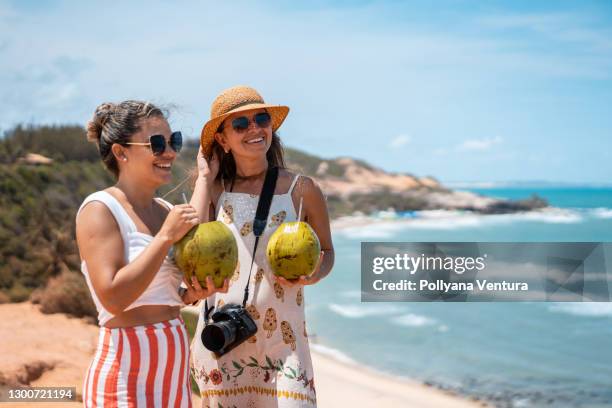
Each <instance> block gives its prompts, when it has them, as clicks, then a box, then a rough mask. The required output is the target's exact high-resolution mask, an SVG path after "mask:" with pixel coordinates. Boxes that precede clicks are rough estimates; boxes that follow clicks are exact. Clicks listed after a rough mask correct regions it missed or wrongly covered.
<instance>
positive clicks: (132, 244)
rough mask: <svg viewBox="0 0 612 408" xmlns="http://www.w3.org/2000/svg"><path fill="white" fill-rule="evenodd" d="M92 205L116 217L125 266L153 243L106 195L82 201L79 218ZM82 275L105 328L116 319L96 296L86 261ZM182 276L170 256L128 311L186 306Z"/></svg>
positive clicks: (116, 201) (82, 265)
mask: <svg viewBox="0 0 612 408" xmlns="http://www.w3.org/2000/svg"><path fill="white" fill-rule="evenodd" d="M158 200H159V201H161V202H162V203H164V204H165V205H166V206H167V207H168V208H170V209H171V208H172V204H170V203H169V202H167V201H165V200H163V199H161V198H158ZM92 201H100V202H102V203H104V204H105V205H106V206H107V207H108V209H109V210H110V212H111V213H112V214H113V217H115V220H116V221H117V224H118V225H119V231H120V233H121V238H122V239H123V245H124V254H125V261H126V264H127V263H130V262H132V261H133V260H134V259H136V257H138V255H140V253H141V252H142V251H143V250H144V249H145V248H146V247H147V246H148V245H149V244H150V243H151V240H152V239H153V236H151V235H149V234H145V233H143V232H139V231H138V230H137V229H136V224H135V223H134V221H133V220H132V219H131V218H130V216H129V215H128V213H127V212H126V211H125V209H124V208H123V206H122V205H121V204H120V203H119V201H118V200H117V199H116V198H115V197H113V196H112V195H111V194H109V193H107V192H106V191H97V192H95V193H93V194H90V195H89V196H88V197H87V198H85V201H83V204H81V207H79V211H78V212H77V216H78V215H79V213H80V212H81V210H82V209H83V207H85V205H87V204H88V203H90V202H92ZM81 272H82V273H83V275H85V280H86V281H87V286H88V287H89V291H90V292H91V297H92V298H93V300H94V303H95V304H96V308H97V310H98V322H99V324H100V326H104V325H105V324H106V322H108V321H109V320H110V319H111V318H113V316H114V315H113V314H111V313H110V312H109V311H108V310H106V309H105V308H104V306H102V303H101V302H100V299H98V296H96V292H95V291H94V289H93V286H92V284H91V279H90V278H89V273H88V271H87V265H86V263H85V261H84V260H83V261H82V262H81ZM182 276H183V275H182V273H181V271H180V270H179V269H178V268H177V267H176V265H175V263H174V261H173V260H172V259H171V258H170V256H168V255H167V256H166V258H165V259H164V261H163V263H162V265H161V267H160V268H159V271H158V272H157V274H156V275H155V277H154V278H153V280H152V281H151V283H150V284H149V286H148V287H147V289H145V291H144V292H143V293H142V294H141V295H140V296H139V297H138V298H137V299H136V300H135V301H134V302H133V303H132V304H131V305H129V306H128V307H127V308H126V309H125V310H130V309H134V308H135V307H138V306H144V305H167V306H184V304H183V302H182V300H181V297H180V296H179V293H178V289H179V286H180V285H181V282H182Z"/></svg>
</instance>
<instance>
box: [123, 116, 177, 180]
mask: <svg viewBox="0 0 612 408" xmlns="http://www.w3.org/2000/svg"><path fill="white" fill-rule="evenodd" d="M171 133H172V131H171V130H170V125H168V122H167V121H166V119H164V118H162V117H158V116H153V117H150V118H147V119H144V120H142V121H141V122H140V131H138V132H137V133H134V134H133V135H132V137H131V140H130V142H135V143H149V137H150V136H152V135H163V136H164V138H165V139H166V150H165V151H164V153H162V154H160V155H158V156H155V155H153V152H152V151H151V148H150V147H149V146H140V145H128V146H121V145H118V144H115V145H113V153H114V154H115V157H116V158H117V162H118V163H119V175H120V177H134V178H138V179H140V180H142V183H145V184H148V185H151V186H154V187H159V186H161V185H164V184H168V183H169V182H170V181H171V180H172V164H173V163H174V160H175V159H176V152H175V151H174V150H173V149H172V148H171V147H170V145H169V144H170V135H171Z"/></svg>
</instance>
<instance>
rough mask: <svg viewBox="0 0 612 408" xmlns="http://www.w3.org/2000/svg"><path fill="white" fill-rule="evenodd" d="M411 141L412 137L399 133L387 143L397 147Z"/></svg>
mask: <svg viewBox="0 0 612 408" xmlns="http://www.w3.org/2000/svg"><path fill="white" fill-rule="evenodd" d="M410 142H412V137H410V136H408V135H399V136H397V137H396V138H394V139H393V140H391V142H390V143H389V147H391V148H398V147H402V146H406V145H407V144H408V143H410Z"/></svg>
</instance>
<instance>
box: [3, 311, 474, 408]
mask: <svg viewBox="0 0 612 408" xmlns="http://www.w3.org/2000/svg"><path fill="white" fill-rule="evenodd" d="M0 322H2V323H0V339H2V341H1V342H0V356H1V358H2V365H1V366H0V384H7V383H8V384H11V383H13V384H14V383H22V384H29V385H30V386H74V387H76V389H77V394H78V399H79V400H80V398H81V387H82V384H83V379H84V374H85V370H86V369H87V366H88V365H89V362H90V361H91V358H92V357H93V353H94V351H95V348H96V342H97V337H98V336H97V335H98V328H97V327H96V326H94V325H91V324H88V323H87V322H85V321H84V320H83V319H76V318H72V317H69V316H66V315H63V314H52V315H45V314H42V313H41V312H39V311H38V308H37V306H36V305H33V304H31V303H28V302H24V303H11V304H3V305H0ZM313 364H314V369H315V378H316V379H317V398H318V406H319V407H323V408H325V407H334V406H347V407H377V406H386V407H417V408H418V407H423V408H426V407H432V408H433V407H458V408H463V407H466V408H467V407H477V406H483V405H482V403H480V402H476V401H471V400H468V399H465V398H463V397H460V396H456V395H451V394H448V393H446V392H444V391H441V390H438V389H435V388H432V387H428V386H426V385H423V384H419V383H416V382H410V381H399V380H396V379H394V378H391V377H389V376H386V375H384V374H381V373H377V372H374V371H372V370H369V369H367V368H365V367H361V366H358V365H353V364H349V363H341V362H338V361H335V360H333V359H331V358H330V357H327V356H324V355H322V354H321V353H317V352H313ZM0 405H1V406H2V407H23V406H24V404H23V403H0ZM27 405H28V407H47V406H49V404H48V403H38V404H35V403H28V404H27ZM53 406H54V407H56V406H57V407H59V406H66V407H71V406H72V407H77V406H82V403H81V402H75V403H69V404H59V403H54V404H53ZM194 406H195V407H199V406H200V402H199V399H198V398H197V397H196V396H194Z"/></svg>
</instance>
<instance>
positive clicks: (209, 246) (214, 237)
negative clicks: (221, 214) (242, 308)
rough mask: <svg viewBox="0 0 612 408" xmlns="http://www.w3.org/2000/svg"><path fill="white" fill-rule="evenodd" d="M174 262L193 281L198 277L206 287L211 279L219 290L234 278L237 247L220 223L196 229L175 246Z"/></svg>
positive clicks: (229, 231) (228, 230) (209, 223)
mask: <svg viewBox="0 0 612 408" xmlns="http://www.w3.org/2000/svg"><path fill="white" fill-rule="evenodd" d="M174 260H175V261H176V264H177V266H178V267H179V269H180V270H181V271H183V273H184V274H185V277H186V278H187V279H188V281H189V282H191V277H192V276H193V275H194V274H195V276H196V277H197V279H198V282H200V285H202V287H203V288H205V287H206V277H207V276H211V277H212V280H213V282H214V284H215V286H216V287H217V288H220V287H222V286H223V281H224V280H225V278H229V277H231V276H232V274H233V273H234V271H235V270H236V264H237V263H238V245H237V244H236V239H235V238H234V234H232V231H231V230H230V229H229V228H228V227H227V226H226V225H225V224H223V223H222V222H220V221H211V222H206V223H203V224H200V225H198V226H197V227H194V228H192V229H191V231H189V232H188V233H187V234H186V235H185V236H184V237H183V238H182V239H181V240H180V241H179V242H177V243H176V244H175V245H174Z"/></svg>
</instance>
